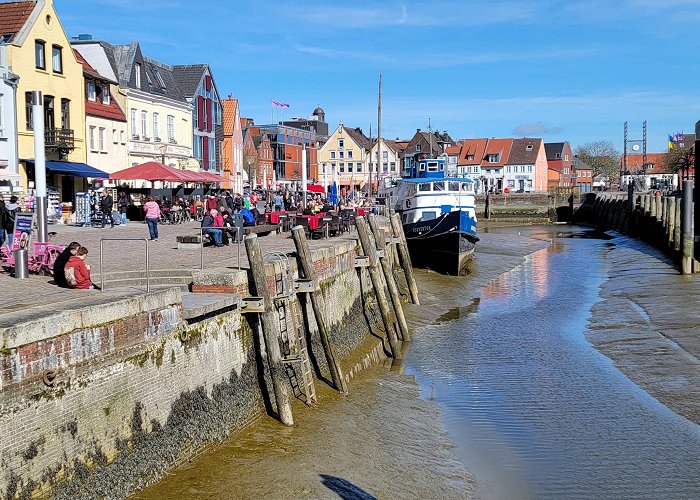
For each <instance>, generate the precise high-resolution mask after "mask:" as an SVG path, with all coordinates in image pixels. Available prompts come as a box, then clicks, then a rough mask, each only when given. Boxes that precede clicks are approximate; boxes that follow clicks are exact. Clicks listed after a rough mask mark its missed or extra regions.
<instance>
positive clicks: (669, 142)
mask: <svg viewBox="0 0 700 500" xmlns="http://www.w3.org/2000/svg"><path fill="white" fill-rule="evenodd" d="M674 146H675V144H674V143H673V136H672V135H671V134H668V150H669V151H670V150H672V149H673V147H674Z"/></svg>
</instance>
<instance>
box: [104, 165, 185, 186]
mask: <svg viewBox="0 0 700 500" xmlns="http://www.w3.org/2000/svg"><path fill="white" fill-rule="evenodd" d="M188 173H189V172H187V171H186V170H179V169H177V168H173V167H169V166H167V165H163V164H162V163H157V162H155V161H149V162H146V163H142V164H141V165H134V166H133V167H130V168H125V169H124V170H119V171H118V172H114V173H113V174H110V175H109V178H110V179H118V180H122V181H130V180H144V181H151V182H152V181H169V182H194V181H192V180H190V178H189V175H188Z"/></svg>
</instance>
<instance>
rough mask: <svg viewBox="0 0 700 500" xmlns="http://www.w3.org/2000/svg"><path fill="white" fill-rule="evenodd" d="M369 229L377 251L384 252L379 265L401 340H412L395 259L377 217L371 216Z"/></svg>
mask: <svg viewBox="0 0 700 500" xmlns="http://www.w3.org/2000/svg"><path fill="white" fill-rule="evenodd" d="M369 227H370V229H371V230H372V234H373V235H374V241H375V242H376V244H377V249H378V250H384V257H380V258H379V263H380V264H381V266H382V271H384V280H385V281H386V284H387V288H388V289H389V297H391V302H392V303H393V304H394V314H395V315H396V319H397V321H398V323H399V332H400V333H401V340H411V333H410V332H409V330H408V323H407V322H406V316H404V314H403V307H402V306H401V294H400V293H399V288H398V287H397V286H396V281H395V280H394V273H393V272H392V271H391V260H390V259H393V257H391V255H390V254H388V252H389V248H388V246H387V244H386V236H385V234H384V229H383V228H380V227H379V223H378V222H377V216H376V215H370V216H369Z"/></svg>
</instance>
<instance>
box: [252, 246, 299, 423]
mask: <svg viewBox="0 0 700 500" xmlns="http://www.w3.org/2000/svg"><path fill="white" fill-rule="evenodd" d="M243 241H244V243H245V250H246V253H247V254H248V262H250V271H251V274H252V275H253V283H251V285H252V286H251V288H252V292H253V294H254V295H257V296H259V297H262V298H263V300H264V302H265V312H264V313H262V314H261V315H260V316H261V320H262V324H263V337H264V339H265V351H266V352H267V360H268V362H269V365H270V373H271V375H272V388H273V390H274V393H275V402H276V403H277V413H278V417H279V420H280V422H282V423H283V424H284V425H294V416H293V415H292V407H291V405H290V403H289V392H288V390H287V384H286V382H285V380H284V377H286V371H285V369H284V365H283V364H282V354H281V353H280V343H279V337H280V325H279V320H278V318H276V315H277V311H276V310H275V307H274V304H273V303H272V296H271V295H270V290H269V289H268V288H267V277H266V275H265V262H264V261H263V256H262V252H261V251H260V242H259V241H258V235H257V234H249V235H247V236H245V237H244V238H243Z"/></svg>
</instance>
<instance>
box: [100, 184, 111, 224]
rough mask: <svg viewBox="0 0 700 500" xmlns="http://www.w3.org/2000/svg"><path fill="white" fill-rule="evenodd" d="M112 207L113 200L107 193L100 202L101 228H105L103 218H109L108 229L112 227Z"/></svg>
mask: <svg viewBox="0 0 700 500" xmlns="http://www.w3.org/2000/svg"><path fill="white" fill-rule="evenodd" d="M113 206H114V198H112V195H111V194H110V193H109V191H107V194H106V195H105V196H103V197H102V199H101V200H100V209H101V210H102V227H103V228H104V227H105V223H106V220H105V216H108V217H109V222H110V224H111V226H110V227H114V217H113V216H112V207H113Z"/></svg>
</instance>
